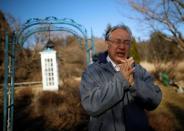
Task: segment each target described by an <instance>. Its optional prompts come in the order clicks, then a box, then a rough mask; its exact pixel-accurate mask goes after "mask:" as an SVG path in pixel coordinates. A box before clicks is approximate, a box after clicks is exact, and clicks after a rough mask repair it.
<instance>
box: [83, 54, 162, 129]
mask: <svg viewBox="0 0 184 131" xmlns="http://www.w3.org/2000/svg"><path fill="white" fill-rule="evenodd" d="M106 57H107V53H104V54H101V55H100V56H99V58H98V60H97V61H96V62H95V63H93V64H91V65H89V66H88V68H87V69H86V70H85V72H84V73H83V76H82V80H81V85H80V95H81V102H82V105H83V107H84V109H85V110H86V111H87V112H88V114H89V115H90V122H89V130H90V131H148V130H149V123H148V118H147V116H146V113H145V110H153V109H155V108H156V107H157V106H158V105H159V103H160V102H161V98H162V92H161V90H160V88H159V87H158V86H156V85H155V84H154V80H153V77H152V76H151V75H150V74H149V73H148V72H147V71H146V70H145V69H144V68H143V67H141V66H140V65H138V64H135V70H134V74H133V76H134V80H135V81H134V85H133V86H131V87H130V86H129V84H128V81H127V80H125V78H124V77H123V75H122V74H121V73H120V72H117V71H115V70H114V68H113V66H112V64H111V63H109V62H107V60H106Z"/></svg>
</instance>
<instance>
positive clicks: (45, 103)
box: [0, 81, 184, 131]
mask: <svg viewBox="0 0 184 131" xmlns="http://www.w3.org/2000/svg"><path fill="white" fill-rule="evenodd" d="M157 84H158V85H159V86H160V87H161V90H162V92H163V99H162V102H161V104H160V106H159V107H158V108H157V109H156V110H154V111H152V112H149V113H148V116H149V121H150V125H151V126H152V128H153V129H154V130H155V131H183V130H184V125H183V123H184V103H183V102H184V95H183V94H178V93H177V92H176V91H175V90H174V88H172V87H165V86H163V85H162V84H161V83H159V82H157ZM78 86H79V82H76V81H65V84H64V85H63V87H62V88H60V91H59V92H42V91H41V88H38V87H32V88H31V87H30V88H21V89H16V93H15V112H14V113H15V118H14V130H15V131H24V130H26V131H38V130H43V131H47V130H49V131H59V130H64V131H69V130H70V131H78V130H80V131H86V130H87V123H88V116H87V114H86V113H85V111H84V110H83V109H82V107H81V104H80V99H79V92H78ZM1 96H2V92H1ZM1 98H2V97H1ZM0 102H1V107H2V100H1V101H0ZM0 110H1V113H0V114H1V116H0V117H1V120H2V108H0ZM0 125H2V121H1V124H0ZM1 128H2V126H1ZM1 130H2V129H1Z"/></svg>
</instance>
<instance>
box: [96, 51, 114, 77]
mask: <svg viewBox="0 0 184 131" xmlns="http://www.w3.org/2000/svg"><path fill="white" fill-rule="evenodd" d="M107 56H108V52H107V51H105V52H103V53H100V54H99V56H98V60H97V62H98V63H99V64H100V65H101V67H102V68H104V69H105V70H108V71H110V72H112V73H115V72H116V71H115V69H114V67H113V65H112V63H111V62H108V61H107Z"/></svg>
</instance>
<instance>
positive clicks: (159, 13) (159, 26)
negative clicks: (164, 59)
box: [128, 0, 184, 51]
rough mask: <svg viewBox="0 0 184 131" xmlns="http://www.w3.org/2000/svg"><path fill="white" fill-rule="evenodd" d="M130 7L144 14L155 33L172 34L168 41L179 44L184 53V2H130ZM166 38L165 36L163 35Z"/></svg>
mask: <svg viewBox="0 0 184 131" xmlns="http://www.w3.org/2000/svg"><path fill="white" fill-rule="evenodd" d="M128 2H129V5H130V6H131V7H132V8H133V9H134V10H135V11H137V12H139V13H140V14H142V16H143V19H144V21H145V22H146V23H148V24H149V25H150V26H151V27H152V28H153V29H154V30H155V31H161V32H162V31H163V30H166V31H167V32H169V33H170V34H171V36H170V37H165V39H166V40H168V41H172V42H174V43H176V44H177V46H178V48H179V49H180V50H182V51H184V38H183V34H182V31H181V30H182V29H183V27H184V0H160V1H155V0H136V1H135V0H128ZM162 36H164V35H162Z"/></svg>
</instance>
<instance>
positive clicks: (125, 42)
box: [108, 39, 131, 46]
mask: <svg viewBox="0 0 184 131" xmlns="http://www.w3.org/2000/svg"><path fill="white" fill-rule="evenodd" d="M108 41H110V42H112V43H113V44H115V45H117V46H120V45H125V46H130V43H131V40H121V39H109V40H108Z"/></svg>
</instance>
